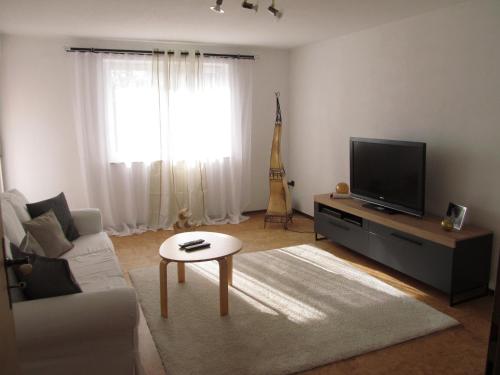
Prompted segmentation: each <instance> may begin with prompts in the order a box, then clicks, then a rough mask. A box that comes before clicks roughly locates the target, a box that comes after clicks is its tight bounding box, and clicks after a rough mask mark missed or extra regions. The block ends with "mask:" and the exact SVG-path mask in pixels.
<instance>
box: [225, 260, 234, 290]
mask: <svg viewBox="0 0 500 375" xmlns="http://www.w3.org/2000/svg"><path fill="white" fill-rule="evenodd" d="M226 259H227V283H228V284H229V285H231V286H232V285H233V256H232V255H229V256H228V257H226Z"/></svg>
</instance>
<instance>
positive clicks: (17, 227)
mask: <svg viewBox="0 0 500 375" xmlns="http://www.w3.org/2000/svg"><path fill="white" fill-rule="evenodd" d="M2 195H3V194H2ZM0 202H1V205H2V221H3V231H4V235H5V237H7V239H8V240H9V241H10V242H12V243H13V244H14V245H16V246H19V245H21V242H22V240H23V238H24V236H25V235H26V231H25V230H24V228H23V225H22V224H21V221H20V220H19V218H18V217H17V215H16V212H15V211H14V208H13V207H12V205H11V204H10V203H9V202H8V201H7V200H5V199H3V196H2V197H1V199H0ZM10 255H11V254H10V249H9V248H7V256H8V257H10Z"/></svg>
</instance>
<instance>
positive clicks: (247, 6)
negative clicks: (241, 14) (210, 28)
mask: <svg viewBox="0 0 500 375" xmlns="http://www.w3.org/2000/svg"><path fill="white" fill-rule="evenodd" d="M256 1H258V0H256ZM222 2H223V0H216V2H215V5H214V6H212V7H210V9H211V10H213V11H214V12H216V13H224V10H223V9H222ZM241 7H242V8H245V9H250V10H253V11H255V13H257V11H258V10H259V4H258V3H257V2H256V3H253V2H250V1H247V0H243V2H242V3H241ZM267 10H268V11H269V13H271V14H272V15H273V16H274V17H276V18H277V19H280V18H281V17H282V16H283V12H282V11H280V10H279V9H278V8H276V0H272V1H271V5H270V6H269V7H268V8H267Z"/></svg>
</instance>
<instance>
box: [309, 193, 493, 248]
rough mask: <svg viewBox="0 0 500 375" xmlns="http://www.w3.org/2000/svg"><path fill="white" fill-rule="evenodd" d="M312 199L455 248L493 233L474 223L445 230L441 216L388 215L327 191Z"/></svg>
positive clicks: (360, 202)
mask: <svg viewBox="0 0 500 375" xmlns="http://www.w3.org/2000/svg"><path fill="white" fill-rule="evenodd" d="M314 201H315V202H318V203H321V204H324V205H325V206H329V207H333V208H336V209H339V210H342V211H345V212H348V213H350V214H353V215H356V216H359V217H362V218H364V219H366V220H370V221H373V222H375V223H378V224H381V225H384V226H387V227H390V228H394V229H396V230H400V231H402V232H406V233H409V234H412V235H414V236H416V237H421V238H423V239H426V240H428V241H432V242H436V243H439V244H441V245H444V246H447V247H451V248H455V247H456V246H457V242H460V241H463V240H467V239H470V238H474V237H480V236H484V235H489V234H491V233H492V232H491V231H490V230H487V229H483V228H479V227H475V226H473V225H464V226H463V227H462V230H460V231H456V230H453V231H450V232H447V231H445V230H443V229H442V228H441V220H442V218H441V217H438V216H434V215H425V216H424V217H423V218H417V217H414V216H410V215H406V214H403V213H398V214H394V215H389V214H386V213H383V212H377V211H375V210H372V209H369V208H365V207H363V204H365V203H366V202H363V201H361V200H358V199H332V198H330V195H329V194H320V195H315V196H314Z"/></svg>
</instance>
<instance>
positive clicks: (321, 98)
mask: <svg viewBox="0 0 500 375" xmlns="http://www.w3.org/2000/svg"><path fill="white" fill-rule="evenodd" d="M499 67H500V2H499V1H495V0H477V1H468V2H464V3H461V4H459V5H455V6H452V7H450V8H446V9H441V10H438V11H434V12H431V13H426V14H423V15H420V16H416V17H412V18H407V19H404V20H402V21H398V22H394V23H390V24H386V25H383V26H380V27H377V28H373V29H368V30H365V31H362V32H358V33H355V34H350V35H347V36H345V37H340V38H337V39H331V40H327V41H324V42H321V43H316V44H312V45H308V46H305V47H301V48H297V49H294V50H293V51H292V53H291V57H290V101H289V104H290V105H289V108H290V110H289V114H290V119H291V120H290V121H291V129H290V135H289V137H290V138H289V139H290V145H289V157H288V161H289V165H290V168H289V178H293V179H294V180H295V181H296V188H295V190H294V193H293V199H294V206H295V207H296V208H297V209H299V210H301V211H304V212H306V213H308V214H312V213H313V195H314V194H317V193H326V192H329V191H331V190H332V189H333V188H334V186H335V184H336V183H337V182H339V181H347V182H348V181H349V137H351V136H357V137H369V138H388V139H400V140H410V141H423V142H426V143H427V199H426V209H427V211H428V212H431V213H436V214H439V215H443V214H444V212H445V210H446V207H447V204H448V202H449V201H453V202H456V203H458V204H462V205H465V206H467V207H468V208H469V211H468V217H467V218H466V222H469V223H475V224H477V225H481V226H484V227H487V228H491V229H492V230H494V231H495V237H496V238H497V240H496V241H495V246H494V249H495V250H498V247H499V244H500V241H498V238H499V237H500V68H499ZM497 252H498V251H495V253H497ZM496 259H497V256H494V258H493V261H492V264H493V265H494V267H493V268H494V269H496V264H497V260H496ZM494 280H495V275H494V274H492V277H491V281H492V282H491V285H492V286H493V285H494V283H493V281H494Z"/></svg>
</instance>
